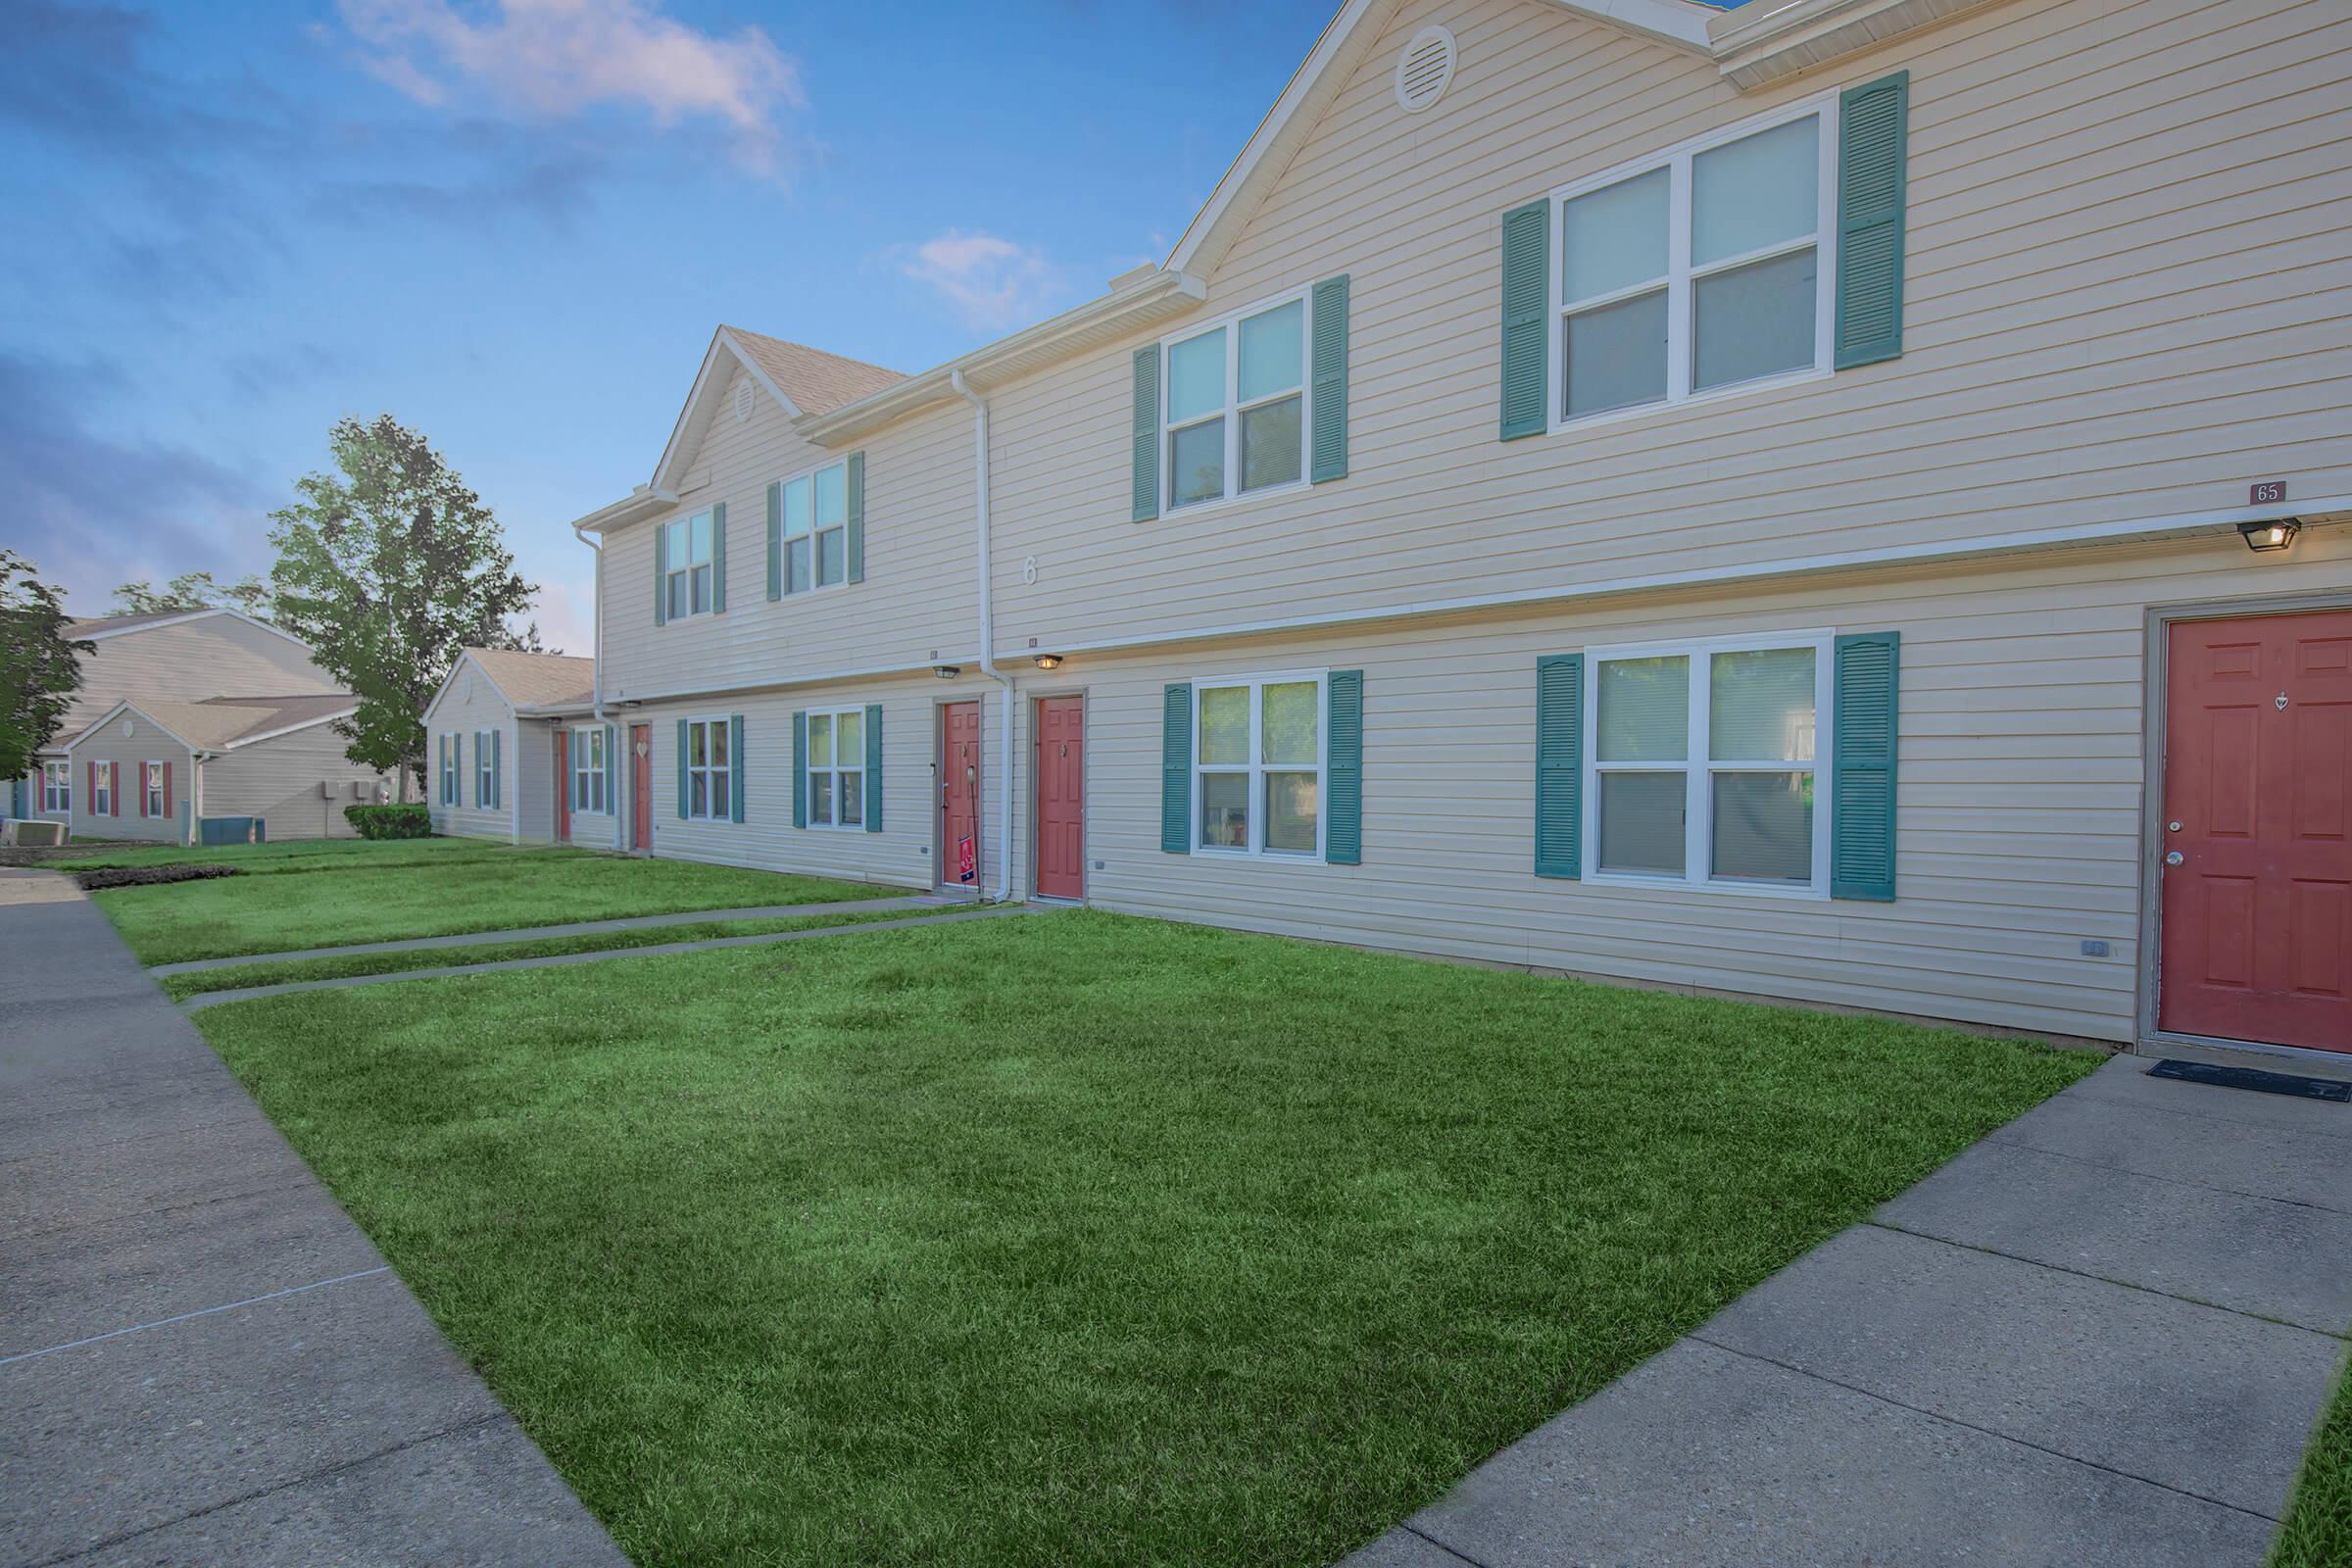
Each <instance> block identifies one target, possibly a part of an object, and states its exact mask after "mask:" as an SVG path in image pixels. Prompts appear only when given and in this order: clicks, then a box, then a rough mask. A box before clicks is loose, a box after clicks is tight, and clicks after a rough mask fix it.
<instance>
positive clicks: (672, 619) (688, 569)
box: [660, 507, 718, 625]
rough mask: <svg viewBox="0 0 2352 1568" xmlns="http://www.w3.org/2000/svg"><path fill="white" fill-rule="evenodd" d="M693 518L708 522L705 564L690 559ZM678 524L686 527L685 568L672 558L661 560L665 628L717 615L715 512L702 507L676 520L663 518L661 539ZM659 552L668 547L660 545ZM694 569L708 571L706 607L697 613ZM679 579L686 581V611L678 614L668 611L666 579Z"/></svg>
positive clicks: (692, 549) (692, 552) (678, 516)
mask: <svg viewBox="0 0 2352 1568" xmlns="http://www.w3.org/2000/svg"><path fill="white" fill-rule="evenodd" d="M697 517H709V518H710V519H711V559H710V560H709V561H696V560H695V559H694V519H695V518H697ZM679 522H682V523H684V524H685V525H686V564H684V565H680V564H678V562H677V561H676V559H675V558H674V557H671V558H665V565H666V568H667V569H666V570H664V571H663V573H662V622H663V623H664V624H665V625H666V624H675V623H676V622H678V621H681V620H692V619H693V618H694V617H695V616H697V615H710V614H715V613H717V602H718V518H717V515H716V509H715V508H712V507H704V508H702V509H701V510H700V511H696V512H685V513H680V514H678V515H676V516H671V517H663V518H662V521H661V524H660V529H661V534H662V538H664V539H666V538H667V537H668V536H669V528H670V525H671V524H672V523H679ZM667 548H668V547H667V546H666V545H663V546H662V549H664V550H666V549H667ZM696 566H709V567H710V568H711V596H710V597H711V603H709V604H706V605H705V606H704V607H703V608H702V609H700V610H697V609H695V608H694V568H695V567H696ZM681 575H683V576H684V577H685V579H686V608H685V609H684V610H680V611H672V610H671V609H670V608H669V579H670V578H672V577H676V576H681Z"/></svg>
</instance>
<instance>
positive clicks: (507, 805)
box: [424, 585, 653, 843]
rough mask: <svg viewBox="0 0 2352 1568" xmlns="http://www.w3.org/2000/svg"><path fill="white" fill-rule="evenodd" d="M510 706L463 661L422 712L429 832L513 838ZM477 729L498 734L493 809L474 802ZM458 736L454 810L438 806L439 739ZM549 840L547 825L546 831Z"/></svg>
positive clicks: (520, 761) (518, 761) (518, 744)
mask: <svg viewBox="0 0 2352 1568" xmlns="http://www.w3.org/2000/svg"><path fill="white" fill-rule="evenodd" d="M646 593H647V595H648V596H649V597H648V598H647V601H646V603H647V604H648V605H649V606H650V605H651V604H652V603H653V601H652V598H651V597H650V596H651V595H652V593H653V589H652V587H651V586H650V585H649V586H648V587H647V589H646ZM528 727H529V726H527V725H525V726H517V725H516V723H515V710H514V709H513V707H511V706H510V705H509V704H508V702H507V699H506V696H505V694H504V693H502V692H501V691H500V690H499V689H498V687H497V686H495V685H493V684H492V683H491V681H490V678H489V677H488V676H487V675H484V674H483V673H482V672H481V671H480V670H479V669H477V668H475V667H474V666H473V664H472V663H471V662H461V663H460V664H459V666H458V672H457V676H456V678H455V679H453V680H452V681H451V682H450V683H449V685H448V687H447V688H446V689H444V690H443V692H442V693H441V695H440V697H439V698H438V699H437V700H436V701H435V702H434V704H433V706H432V707H430V708H428V709H426V710H425V713H424V798H425V802H426V804H427V805H428V806H429V807H430V808H431V810H432V818H433V831H434V832H435V833H439V834H444V835H446V836H448V837H451V838H468V839H505V840H507V841H508V842H510V843H513V842H515V840H516V838H517V834H516V832H515V806H514V803H515V801H516V800H517V799H518V797H517V796H516V795H515V770H516V768H518V767H521V766H524V765H526V762H527V760H526V759H525V758H524V756H523V751H524V748H523V745H522V739H521V736H520V734H518V733H517V730H518V728H528ZM477 730H497V731H498V732H499V734H500V736H501V739H500V741H499V743H498V744H499V786H500V787H499V804H498V809H496V810H482V809H478V808H476V807H475V806H474V804H473V797H474V780H475V778H476V776H477V772H476V769H475V766H474V763H475V757H474V745H475V741H474V733H475V732H476V731H477ZM451 734H454V735H458V736H460V737H462V738H463V739H464V740H465V743H466V751H465V756H464V758H463V759H462V760H461V761H460V763H459V767H458V801H459V803H460V804H459V805H458V806H456V807H455V808H452V807H447V806H443V805H442V804H441V737H442V736H444V735H451ZM550 744H551V743H549V742H548V741H546V739H545V738H544V736H542V738H541V741H540V746H539V751H538V754H537V760H538V765H539V767H540V768H541V769H542V770H543V771H546V770H552V769H553V768H554V767H555V762H554V761H553V760H551V758H550V755H549V745H550ZM545 831H546V833H547V834H548V836H551V837H552V836H553V834H554V827H553V825H552V824H551V825H550V826H549V827H548V828H547V829H546V830H545Z"/></svg>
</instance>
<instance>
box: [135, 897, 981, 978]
mask: <svg viewBox="0 0 2352 1568" xmlns="http://www.w3.org/2000/svg"><path fill="white" fill-rule="evenodd" d="M956 902H958V901H956V900H953V899H940V898H936V897H924V896H922V895H919V894H909V895H907V897H905V898H895V899H845V900H843V901H841V902H840V903H836V904H763V905H760V906H757V907H752V908H741V909H689V910H687V911H685V912H684V913H681V914H634V915H628V916H624V917H623V918H620V919H617V920H574V921H572V922H570V923H569V924H567V925H530V926H521V927H518V928H513V929H509V930H504V931H465V932H460V933H459V934H457V935H456V936H446V937H408V938H404V939H403V940H401V941H398V942H353V943H347V944H345V945H344V946H342V947H339V948H302V949H299V950H297V951H295V952H292V953H240V954H234V955H232V956H228V957H225V958H190V959H188V960H187V961H185V962H183V963H159V964H157V965H155V967H153V968H152V969H149V970H148V971H147V972H148V973H149V974H152V975H158V976H161V975H168V974H191V973H194V972H195V971H197V970H199V969H227V968H232V967H234V966H236V965H238V964H243V963H292V962H296V961H299V960H302V959H307V958H348V957H351V956H354V955H357V954H363V953H429V952H432V951H435V950H437V949H441V948H479V947H489V946H492V945H493V944H497V943H504V942H539V941H543V940H545V939H547V938H549V937H580V936H594V935H597V934H599V933H601V932H606V931H659V930H662V929H663V928H665V927H669V926H679V925H727V924H732V923H734V922H735V921H738V920H791V919H797V918H799V917H800V916H802V915H810V914H859V913H864V912H866V911H869V910H882V909H927V908H938V907H941V906H942V905H947V904H954V903H956Z"/></svg>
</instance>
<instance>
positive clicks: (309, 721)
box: [205, 704, 360, 757]
mask: <svg viewBox="0 0 2352 1568" xmlns="http://www.w3.org/2000/svg"><path fill="white" fill-rule="evenodd" d="M358 711H360V710H359V707H358V705H356V704H355V705H353V706H352V707H350V708H338V709H336V710H335V711H333V712H331V713H320V714H319V716H318V717H317V718H306V719H304V720H303V721H302V722H301V723H299V724H287V725H284V726H282V727H281V728H278V729H268V730H264V731H262V733H261V734H259V735H240V736H238V737H237V738H236V739H235V740H233V741H229V742H227V743H225V744H224V745H221V746H219V747H216V748H215V749H214V750H212V751H210V752H207V753H206V754H205V755H206V756H208V757H219V756H220V755H221V753H222V752H233V751H235V750H236V749H237V748H238V747H240V746H253V745H257V744H259V743H260V742H262V741H273V740H275V739H277V738H278V737H279V736H280V735H293V734H298V733H300V732H301V731H303V730H306V729H317V728H318V727H319V725H321V724H331V723H333V722H334V721H335V720H336V719H338V718H349V717H350V716H351V715H352V714H354V713H356V712H358Z"/></svg>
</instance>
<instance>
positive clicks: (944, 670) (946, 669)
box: [931, 664, 963, 680]
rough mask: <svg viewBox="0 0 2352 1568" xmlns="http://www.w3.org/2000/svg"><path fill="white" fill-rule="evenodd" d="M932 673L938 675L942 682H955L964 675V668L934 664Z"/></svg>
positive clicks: (955, 665) (954, 665) (959, 665)
mask: <svg viewBox="0 0 2352 1568" xmlns="http://www.w3.org/2000/svg"><path fill="white" fill-rule="evenodd" d="M931 673H932V674H934V675H937V676H938V677H939V678H940V679H941V680H954V679H955V678H956V676H958V675H960V674H962V673H963V666H962V665H961V664H933V665H932V666H931Z"/></svg>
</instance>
